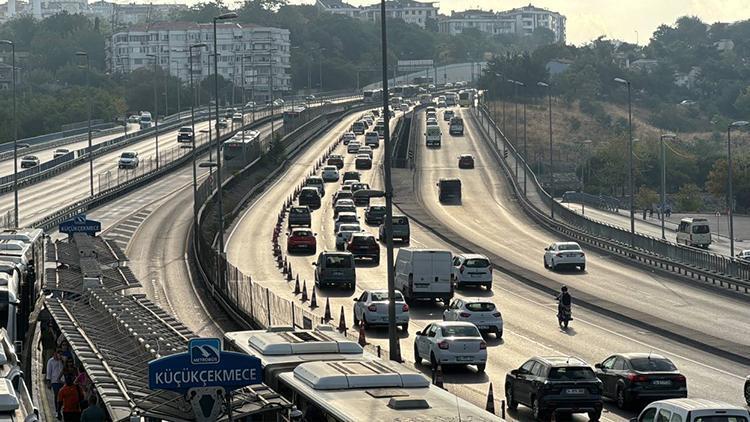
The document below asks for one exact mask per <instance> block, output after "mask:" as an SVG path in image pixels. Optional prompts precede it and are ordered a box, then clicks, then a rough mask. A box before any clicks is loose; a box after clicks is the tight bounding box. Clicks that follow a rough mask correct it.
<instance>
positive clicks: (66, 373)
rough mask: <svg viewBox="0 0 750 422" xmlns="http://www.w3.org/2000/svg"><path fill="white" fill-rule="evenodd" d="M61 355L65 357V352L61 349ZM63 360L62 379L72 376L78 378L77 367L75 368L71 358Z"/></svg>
mask: <svg viewBox="0 0 750 422" xmlns="http://www.w3.org/2000/svg"><path fill="white" fill-rule="evenodd" d="M63 357H65V352H64V351H63ZM63 362H65V363H64V364H63V371H62V379H66V378H67V377H71V378H73V380H75V379H76V378H78V369H76V366H75V365H74V364H73V359H72V358H67V359H65V360H64V361H63Z"/></svg>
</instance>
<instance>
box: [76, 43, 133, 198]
mask: <svg viewBox="0 0 750 422" xmlns="http://www.w3.org/2000/svg"><path fill="white" fill-rule="evenodd" d="M76 56H78V57H83V58H85V59H86V66H85V69H86V109H87V110H86V119H87V122H88V123H87V125H88V138H89V154H88V155H89V185H90V187H91V196H94V147H93V146H92V142H91V93H90V92H89V88H90V86H89V73H91V61H90V60H89V54H88V53H87V52H85V51H78V52H76ZM126 124H127V123H126Z"/></svg>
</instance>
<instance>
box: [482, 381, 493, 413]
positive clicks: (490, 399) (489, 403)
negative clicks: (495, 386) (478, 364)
mask: <svg viewBox="0 0 750 422" xmlns="http://www.w3.org/2000/svg"><path fill="white" fill-rule="evenodd" d="M484 410H486V411H488V412H490V413H492V414H493V415H494V414H495V395H494V394H493V393H492V383H490V391H489V392H487V405H486V406H485V407H484Z"/></svg>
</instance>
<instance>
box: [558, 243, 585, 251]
mask: <svg viewBox="0 0 750 422" xmlns="http://www.w3.org/2000/svg"><path fill="white" fill-rule="evenodd" d="M557 250H559V251H580V250H581V247H580V246H578V245H574V244H564V245H558V246H557Z"/></svg>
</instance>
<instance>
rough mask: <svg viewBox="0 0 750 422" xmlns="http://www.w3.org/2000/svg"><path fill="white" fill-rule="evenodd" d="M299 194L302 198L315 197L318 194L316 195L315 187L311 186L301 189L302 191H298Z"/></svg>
mask: <svg viewBox="0 0 750 422" xmlns="http://www.w3.org/2000/svg"><path fill="white" fill-rule="evenodd" d="M299 196H300V197H304V198H309V197H315V198H317V197H318V196H320V195H318V190H317V189H316V188H312V189H302V192H300V194H299Z"/></svg>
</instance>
